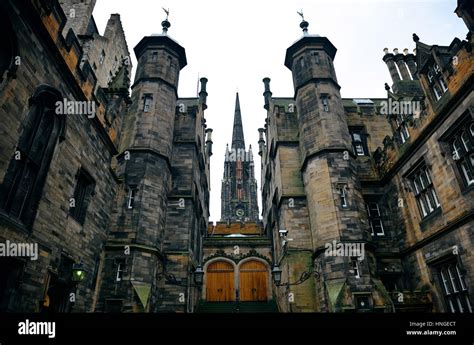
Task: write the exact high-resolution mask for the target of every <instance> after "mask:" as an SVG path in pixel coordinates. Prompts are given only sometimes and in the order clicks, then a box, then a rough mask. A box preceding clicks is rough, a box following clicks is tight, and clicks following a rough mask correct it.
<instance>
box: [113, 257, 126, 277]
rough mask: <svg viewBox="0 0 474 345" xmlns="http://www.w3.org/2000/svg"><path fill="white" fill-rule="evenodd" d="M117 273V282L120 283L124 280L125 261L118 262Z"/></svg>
mask: <svg viewBox="0 0 474 345" xmlns="http://www.w3.org/2000/svg"><path fill="white" fill-rule="evenodd" d="M116 264H117V271H116V274H115V281H117V282H120V281H122V279H123V273H124V272H125V260H123V259H119V260H117V261H116Z"/></svg>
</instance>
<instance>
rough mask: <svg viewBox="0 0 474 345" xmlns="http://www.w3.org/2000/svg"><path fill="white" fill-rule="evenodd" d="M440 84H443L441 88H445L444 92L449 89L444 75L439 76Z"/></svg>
mask: <svg viewBox="0 0 474 345" xmlns="http://www.w3.org/2000/svg"><path fill="white" fill-rule="evenodd" d="M439 85H441V90H443V93H445V92H446V91H448V85H446V82H445V81H444V79H443V78H442V77H441V78H439Z"/></svg>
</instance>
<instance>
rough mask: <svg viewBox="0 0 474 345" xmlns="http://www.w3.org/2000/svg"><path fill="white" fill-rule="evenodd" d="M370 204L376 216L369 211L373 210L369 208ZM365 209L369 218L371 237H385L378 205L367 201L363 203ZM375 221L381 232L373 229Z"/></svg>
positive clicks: (375, 202)
mask: <svg viewBox="0 0 474 345" xmlns="http://www.w3.org/2000/svg"><path fill="white" fill-rule="evenodd" d="M370 204H375V206H376V210H377V214H376V215H374V214H372V212H371V210H373V208H372V207H370ZM365 207H366V209H367V215H368V217H369V225H370V229H371V234H372V236H385V227H384V226H383V221H382V212H380V207H379V203H378V202H377V201H373V200H369V201H366V202H365ZM375 221H378V222H379V224H380V228H381V229H382V232H376V231H375V227H374V222H375Z"/></svg>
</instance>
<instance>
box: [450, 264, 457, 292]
mask: <svg viewBox="0 0 474 345" xmlns="http://www.w3.org/2000/svg"><path fill="white" fill-rule="evenodd" d="M448 275H449V279H450V280H451V286H452V288H453V292H458V291H459V287H458V283H457V281H456V276H455V275H454V272H453V267H452V266H451V265H449V266H448Z"/></svg>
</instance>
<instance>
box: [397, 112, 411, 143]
mask: <svg viewBox="0 0 474 345" xmlns="http://www.w3.org/2000/svg"><path fill="white" fill-rule="evenodd" d="M395 123H396V125H397V134H398V137H399V138H400V141H401V143H402V144H404V143H406V142H407V140H408V138H410V132H409V131H408V125H407V122H406V119H405V118H404V117H403V115H397V117H396V118H395Z"/></svg>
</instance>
